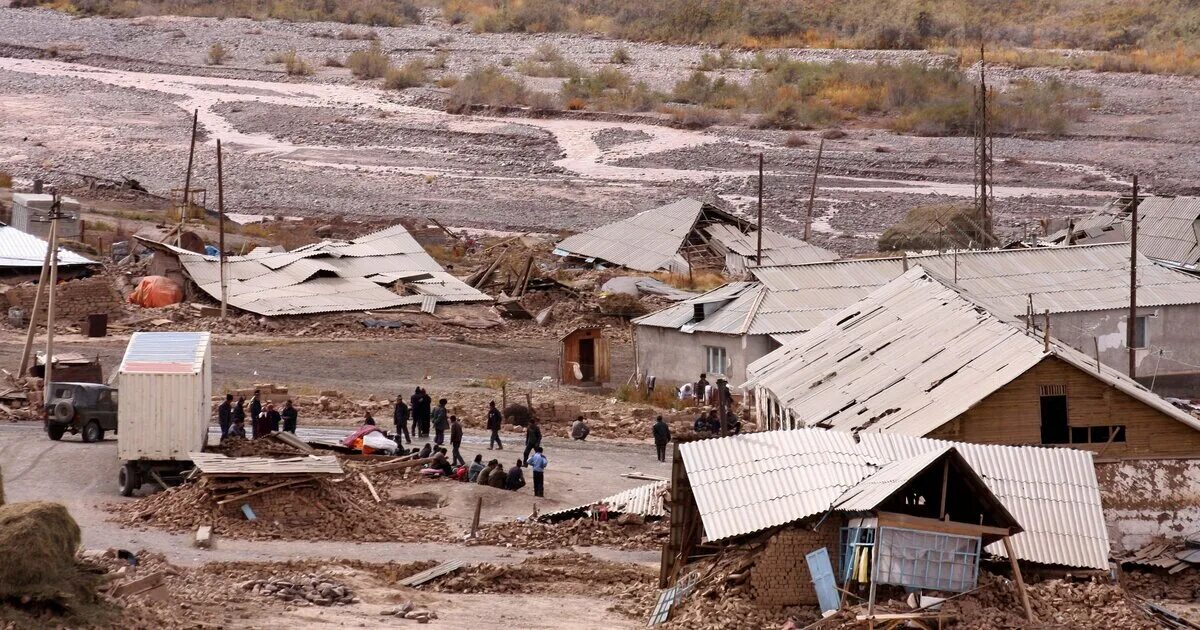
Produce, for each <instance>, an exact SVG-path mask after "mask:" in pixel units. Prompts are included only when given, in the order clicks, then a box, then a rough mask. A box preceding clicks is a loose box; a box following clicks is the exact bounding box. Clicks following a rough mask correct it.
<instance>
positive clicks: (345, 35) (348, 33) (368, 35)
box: [337, 28, 379, 40]
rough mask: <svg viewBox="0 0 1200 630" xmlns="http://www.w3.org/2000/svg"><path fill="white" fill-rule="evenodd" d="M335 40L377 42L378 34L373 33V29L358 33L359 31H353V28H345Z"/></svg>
mask: <svg viewBox="0 0 1200 630" xmlns="http://www.w3.org/2000/svg"><path fill="white" fill-rule="evenodd" d="M337 38H338V39H346V40H356V39H370V40H378V39H379V33H377V32H375V29H373V28H372V29H367V30H365V31H360V30H357V29H353V28H346V29H342V32H341V33H338V36H337Z"/></svg>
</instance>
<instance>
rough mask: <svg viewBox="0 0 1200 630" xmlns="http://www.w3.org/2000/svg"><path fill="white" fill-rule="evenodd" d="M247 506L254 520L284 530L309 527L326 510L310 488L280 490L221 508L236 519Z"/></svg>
mask: <svg viewBox="0 0 1200 630" xmlns="http://www.w3.org/2000/svg"><path fill="white" fill-rule="evenodd" d="M246 503H249V504H250V509H252V510H254V515H255V517H257V518H259V519H262V520H266V521H275V522H278V523H279V524H280V525H283V526H285V527H289V526H291V527H302V526H305V525H310V524H312V523H313V522H314V521H316V520H317V519H318V518H320V516H321V514H322V512H323V510H324V509H325V508H324V507H323V506H322V504H321V502H320V501H319V500H318V499H317V490H316V488H313V487H303V486H302V487H297V488H280V489H278V490H272V491H270V492H264V493H263V494H256V495H254V496H252V497H249V498H247V499H246V500H245V501H239V502H234V503H230V504H227V505H226V506H224V510H225V513H226V514H228V515H231V516H234V517H236V518H244V517H243V516H242V515H241V510H242V505H244V504H246Z"/></svg>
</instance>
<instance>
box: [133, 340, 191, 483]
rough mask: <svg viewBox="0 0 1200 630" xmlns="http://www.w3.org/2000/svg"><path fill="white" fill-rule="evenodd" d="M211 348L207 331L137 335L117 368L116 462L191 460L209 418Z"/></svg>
mask: <svg viewBox="0 0 1200 630" xmlns="http://www.w3.org/2000/svg"><path fill="white" fill-rule="evenodd" d="M211 357H212V345H211V340H210V333H207V332H161V333H157V332H138V333H134V334H133V336H132V337H131V338H130V339H129V345H128V346H127V347H126V348H125V357H124V358H123V359H121V365H120V366H119V367H118V368H117V378H118V380H117V384H118V388H119V389H120V394H121V404H120V406H119V407H118V408H117V421H118V422H119V423H120V427H121V430H120V433H118V434H117V452H118V455H119V457H120V458H121V460H123V461H133V460H154V461H169V460H177V461H179V460H182V461H188V460H190V456H189V455H188V453H189V452H196V451H201V450H203V449H204V445H205V443H206V441H207V434H208V425H209V420H210V419H211V416H212V401H211V397H212V358H211Z"/></svg>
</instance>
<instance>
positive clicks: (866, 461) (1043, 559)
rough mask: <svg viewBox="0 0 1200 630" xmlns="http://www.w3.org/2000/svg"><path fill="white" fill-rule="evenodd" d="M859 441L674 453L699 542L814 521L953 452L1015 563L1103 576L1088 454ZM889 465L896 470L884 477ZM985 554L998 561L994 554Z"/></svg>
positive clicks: (1104, 540) (821, 436) (696, 445)
mask: <svg viewBox="0 0 1200 630" xmlns="http://www.w3.org/2000/svg"><path fill="white" fill-rule="evenodd" d="M860 437H861V442H855V440H854V439H853V437H851V436H850V435H848V434H844V433H839V432H836V431H823V430H819V429H796V430H792V431H770V432H765V433H749V434H743V435H737V436H731V437H727V438H717V439H710V440H700V441H697V442H689V443H686V444H682V445H680V447H679V451H680V454H681V456H682V457H683V460H684V466H685V468H686V470H687V474H688V481H689V483H690V484H691V487H692V492H693V494H694V496H695V498H696V504H697V507H698V508H699V511H700V515H701V520H702V521H703V524H704V531H705V534H706V536H707V537H708V538H709V539H710V540H722V539H726V538H732V537H736V536H744V535H746V534H750V533H753V532H756V531H761V530H764V529H769V528H771V527H777V526H780V525H786V524H788V523H792V522H796V521H800V520H803V519H806V518H809V517H811V516H815V515H818V514H822V513H824V512H827V511H829V510H831V509H834V506H835V505H836V503H837V502H838V499H839V498H840V497H843V496H850V494H849V492H848V491H850V490H851V489H852V488H856V487H857V486H860V485H861V484H864V483H865V484H874V482H872V481H870V480H871V478H872V477H873V476H874V475H877V474H880V473H881V472H883V471H889V470H890V471H891V472H890V473H888V474H889V475H890V476H891V477H894V478H897V479H898V478H903V477H904V476H905V475H907V474H908V473H909V472H912V471H913V470H914V469H916V468H918V467H919V466H920V464H921V462H922V461H925V460H927V459H928V458H929V457H933V458H934V459H936V456H937V455H940V454H943V453H945V451H946V450H947V449H948V448H950V447H953V448H954V449H955V450H957V451H958V452H959V454H961V455H962V456H963V459H964V460H966V462H967V463H968V464H969V465H970V466H971V468H972V469H974V470H975V472H976V473H977V474H978V475H979V476H980V478H981V479H982V480H983V482H984V483H985V484H986V485H987V487H988V489H989V490H991V491H992V493H993V494H995V495H996V497H997V498H998V499H999V500H1000V502H1001V503H1002V504H1003V505H1004V507H1005V509H1006V510H1008V512H1009V513H1010V514H1011V515H1012V516H1013V517H1014V518H1015V519H1016V520H1017V522H1018V523H1019V524H1020V526H1021V527H1022V529H1023V530H1024V531H1022V532H1021V533H1019V534H1016V535H1015V536H1013V537H1012V542H1013V548H1014V550H1015V551H1016V553H1017V557H1018V558H1019V559H1022V560H1027V561H1031V562H1039V563H1045V564H1057V565H1064V566H1071V567H1084V568H1094V569H1104V568H1107V560H1108V534H1107V529H1106V528H1105V523H1104V513H1103V509H1102V507H1101V504H1100V489H1099V485H1098V483H1097V481H1096V473H1095V469H1094V468H1093V465H1092V456H1091V454H1090V453H1087V452H1084V451H1077V450H1073V449H1066V448H1039V447H1012V446H999V445H983V444H962V443H956V442H945V441H941V440H931V439H927V438H918V437H907V436H900V435H889V434H864V435H862V436H860ZM893 462H903V463H900V464H897V465H896V466H894V467H891V468H889V466H888V465H889V464H892V463H893ZM875 485H879V486H880V487H883V486H888V485H894V484H892V482H891V481H888V482H887V483H883V482H880V483H878V484H875ZM901 485H902V484H901ZM881 491H882V490H881ZM862 492H863V493H864V495H863V496H867V493H872V492H873V490H871V489H868V488H863V490H862ZM868 502H869V501H866V500H865V499H864V500H863V504H864V505H865V504H866V503H868ZM838 509H844V508H838ZM988 550H989V551H991V552H992V553H997V549H996V548H995V545H993V546H992V547H989V549H988ZM999 552H1000V553H999V555H1003V550H1002V549H1000V550H999Z"/></svg>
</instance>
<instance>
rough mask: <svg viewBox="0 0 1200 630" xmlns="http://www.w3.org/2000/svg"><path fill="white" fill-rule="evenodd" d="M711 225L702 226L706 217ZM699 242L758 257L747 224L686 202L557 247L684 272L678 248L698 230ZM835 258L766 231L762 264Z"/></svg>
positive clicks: (610, 260)
mask: <svg viewBox="0 0 1200 630" xmlns="http://www.w3.org/2000/svg"><path fill="white" fill-rule="evenodd" d="M706 218H707V219H711V222H709V223H705V224H703V225H701V224H702V219H706ZM698 227H699V228H701V229H700V230H699V232H701V233H700V234H698V235H697V238H696V239H695V240H697V241H700V242H706V243H716V244H717V247H715V248H714V249H715V250H716V251H719V252H720V253H724V252H726V251H730V252H733V253H735V254H738V255H741V256H743V257H749V258H753V257H754V256H756V255H757V250H756V247H757V239H758V233H757V231H755V230H754V229H753V227H752V226H751V224H750V223H749V222H747V221H744V220H742V219H739V218H737V217H735V216H733V215H731V214H729V213H727V212H724V211H722V210H720V209H718V208H717V207H716V206H713V205H712V204H708V203H704V202H702V201H699V200H696V199H691V198H685V199H680V200H679V201H676V202H674V203H669V204H667V205H665V206H659V207H657V208H653V209H650V210H645V211H643V212H639V213H638V214H635V215H633V216H632V217H629V218H628V219H623V220H621V221H617V222H615V223H608V224H605V225H601V226H600V227H598V228H595V229H592V230H588V231H586V232H581V233H579V234H575V235H574V236H569V237H567V238H565V239H563V240H562V241H561V242H559V243H558V245H556V246H555V252H556V253H558V254H559V255H563V256H571V257H575V258H582V259H585V260H588V261H597V262H606V263H609V264H612V265H616V266H619V267H627V268H629V269H635V270H637V271H647V272H650V271H659V270H668V271H675V272H684V271H686V270H687V269H688V266H689V263H688V261H687V260H686V259H685V257H684V255H683V254H681V253H680V249H681V248H682V247H683V246H684V245H685V243H687V241H688V237H689V236H690V235H692V234H693V231H695V230H697V228H698ZM837 257H838V256H837V254H835V253H833V252H831V251H829V250H825V249H822V248H820V247H817V246H815V245H810V244H809V243H807V242H805V241H802V240H800V239H797V238H793V237H790V236H786V235H783V234H780V233H778V232H774V231H770V230H763V259H764V264H768V262H767V261H772V262H771V264H796V263H801V262H815V261H819V260H835V259H837Z"/></svg>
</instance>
